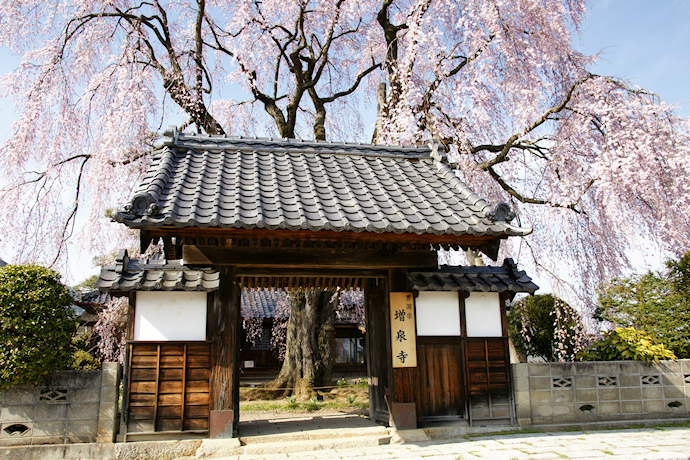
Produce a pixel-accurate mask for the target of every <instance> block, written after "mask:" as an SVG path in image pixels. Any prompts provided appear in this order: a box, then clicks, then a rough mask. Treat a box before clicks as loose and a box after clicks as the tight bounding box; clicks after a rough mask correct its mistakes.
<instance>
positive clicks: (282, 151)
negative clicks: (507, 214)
mask: <svg viewBox="0 0 690 460" xmlns="http://www.w3.org/2000/svg"><path fill="white" fill-rule="evenodd" d="M165 135H166V137H165V140H164V145H163V147H162V148H161V149H159V150H158V151H157V152H156V153H155V155H154V159H153V162H152V165H151V167H150V169H149V171H148V172H147V173H146V175H145V177H144V179H143V182H142V183H141V185H140V187H139V189H138V190H137V192H136V193H135V194H134V196H133V198H132V199H131V200H130V202H129V203H128V204H127V205H126V206H125V207H124V208H122V209H120V210H119V211H118V212H117V213H116V214H115V220H117V221H118V222H122V223H124V224H126V225H128V226H130V227H134V228H146V227H160V226H170V225H173V226H177V227H191V226H196V227H220V228H244V229H253V228H267V229H291V230H303V229H310V230H314V231H319V230H331V231H336V232H339V231H344V230H351V231H354V232H377V233H382V232H395V233H414V234H424V233H432V234H439V235H444V234H445V235H466V234H472V235H505V236H509V235H526V234H528V233H529V232H530V231H531V230H530V229H527V228H521V227H517V226H513V225H511V224H510V223H508V221H507V220H498V219H495V218H493V216H495V215H501V216H503V215H504V214H501V213H495V212H494V211H495V207H494V206H491V205H490V204H489V203H488V202H487V201H485V200H483V199H481V198H479V197H478V196H477V195H476V194H475V193H474V192H473V191H472V190H470V189H469V187H468V186H467V185H466V184H465V183H463V182H462V181H461V180H460V179H459V178H458V177H457V176H456V175H455V173H454V172H453V171H452V170H451V169H450V167H449V166H448V164H447V163H445V162H444V156H443V155H442V154H440V153H439V151H438V150H439V148H438V146H437V145H435V144H432V145H430V146H429V145H425V146H412V147H398V146H380V145H366V144H343V143H332V142H320V141H311V142H310V141H298V140H294V139H279V140H274V139H256V138H243V137H226V136H207V135H194V134H186V133H180V132H178V131H177V130H176V129H174V128H173V129H170V130H168V131H166V133H165ZM492 212H494V214H491V213H492ZM508 220H509V219H508Z"/></svg>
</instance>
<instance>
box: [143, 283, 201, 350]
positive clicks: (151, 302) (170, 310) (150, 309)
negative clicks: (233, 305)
mask: <svg viewBox="0 0 690 460" xmlns="http://www.w3.org/2000/svg"><path fill="white" fill-rule="evenodd" d="M206 295H207V294H206V292H187V291H175V292H167V291H164V292H154V291H140V292H137V299H136V307H135V308H134V340H155V341H167V340H206Z"/></svg>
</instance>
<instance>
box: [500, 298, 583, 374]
mask: <svg viewBox="0 0 690 460" xmlns="http://www.w3.org/2000/svg"><path fill="white" fill-rule="evenodd" d="M508 333H509V334H510V338H511V339H512V341H513V344H514V345H515V349H516V350H517V352H518V354H519V355H521V357H522V358H521V359H522V360H523V361H525V360H526V357H527V356H528V355H529V356H535V357H540V358H543V359H544V360H546V361H573V360H574V359H575V358H576V355H577V353H578V351H580V350H582V349H583V348H584V347H585V344H586V342H587V335H586V334H585V328H584V325H583V323H582V319H581V317H580V314H579V313H578V312H577V310H575V309H574V308H573V307H571V306H570V305H568V304H567V303H566V302H565V301H563V300H561V299H559V298H558V297H554V296H553V295H551V294H545V295H534V296H529V297H526V298H524V299H522V300H520V301H519V302H516V303H515V305H513V306H512V307H511V309H510V315H509V316H508Z"/></svg>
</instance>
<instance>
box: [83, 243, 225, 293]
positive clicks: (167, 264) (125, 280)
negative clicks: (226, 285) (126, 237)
mask: <svg viewBox="0 0 690 460" xmlns="http://www.w3.org/2000/svg"><path fill="white" fill-rule="evenodd" d="M219 279H220V275H219V273H218V272H217V271H215V270H211V269H197V270H192V269H190V268H188V267H185V266H184V265H182V264H181V262H180V261H179V260H177V261H175V260H171V261H166V260H138V259H130V258H129V256H128V254H127V251H124V250H123V251H120V252H119V253H118V258H117V260H116V263H115V265H107V266H103V267H102V268H101V274H100V276H99V278H98V280H97V281H96V285H95V286H96V288H97V289H99V290H101V291H104V292H110V293H125V292H129V291H215V290H217V289H218V284H219Z"/></svg>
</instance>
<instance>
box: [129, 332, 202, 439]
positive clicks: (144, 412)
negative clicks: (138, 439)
mask: <svg viewBox="0 0 690 460" xmlns="http://www.w3.org/2000/svg"><path fill="white" fill-rule="evenodd" d="M210 372H211V348H210V345H209V344H208V343H206V342H183V343H181V342H158V343H152V342H142V343H130V344H129V373H128V374H129V375H128V379H127V381H128V385H129V389H128V391H127V405H126V408H125V414H126V427H127V433H126V437H132V438H134V437H135V436H136V435H139V436H144V435H152V434H156V435H158V434H164V433H170V432H175V433H179V432H187V433H190V434H191V433H207V432H208V419H209V407H210V406H209V404H210V398H209V377H210ZM126 437H125V439H126Z"/></svg>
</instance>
